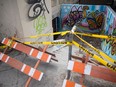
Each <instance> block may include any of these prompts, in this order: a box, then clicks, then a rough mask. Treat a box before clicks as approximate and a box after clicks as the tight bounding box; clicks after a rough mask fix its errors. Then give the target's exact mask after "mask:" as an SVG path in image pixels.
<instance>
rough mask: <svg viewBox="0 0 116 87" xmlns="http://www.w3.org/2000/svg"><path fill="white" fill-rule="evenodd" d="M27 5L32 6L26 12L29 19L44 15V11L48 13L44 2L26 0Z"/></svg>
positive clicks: (41, 0) (40, 0)
mask: <svg viewBox="0 0 116 87" xmlns="http://www.w3.org/2000/svg"><path fill="white" fill-rule="evenodd" d="M28 4H32V6H31V7H30V9H29V11H28V17H29V18H33V19H35V18H37V17H38V16H40V14H42V12H43V14H42V15H45V11H47V12H48V13H49V10H48V8H47V6H46V2H45V0H28Z"/></svg>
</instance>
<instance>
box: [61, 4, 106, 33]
mask: <svg viewBox="0 0 116 87" xmlns="http://www.w3.org/2000/svg"><path fill="white" fill-rule="evenodd" d="M66 7H67V9H66ZM69 8H70V9H69ZM94 8H95V7H94ZM91 9H92V6H82V5H81V6H80V5H73V6H72V7H71V6H70V7H69V6H68V5H66V6H64V9H63V10H64V11H65V12H66V11H69V12H67V13H63V12H62V13H63V14H64V15H63V17H62V28H64V27H66V28H67V29H71V28H72V27H73V26H74V25H75V24H78V25H79V26H80V25H81V26H83V27H86V28H88V30H91V31H92V30H97V31H98V32H101V30H102V28H103V25H104V21H105V17H104V15H105V14H104V11H103V10H102V11H100V10H99V9H98V10H91Z"/></svg>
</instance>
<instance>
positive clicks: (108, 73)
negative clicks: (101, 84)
mask: <svg viewBox="0 0 116 87" xmlns="http://www.w3.org/2000/svg"><path fill="white" fill-rule="evenodd" d="M68 70H71V71H73V72H77V73H80V74H85V75H90V76H93V77H96V78H100V79H104V80H107V81H111V82H116V72H114V71H112V70H110V69H107V68H105V67H100V66H95V65H89V64H85V63H81V62H77V61H69V63H68Z"/></svg>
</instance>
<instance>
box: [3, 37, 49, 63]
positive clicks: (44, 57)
mask: <svg viewBox="0 0 116 87" xmlns="http://www.w3.org/2000/svg"><path fill="white" fill-rule="evenodd" d="M10 41H11V40H10V39H8V38H4V39H3V41H2V43H3V44H5V45H9V44H10ZM11 47H12V48H14V49H16V50H18V51H21V52H24V53H26V54H27V55H30V56H32V57H34V58H37V59H40V60H42V61H44V62H47V63H49V62H50V60H51V55H49V54H46V53H43V52H41V51H39V50H37V49H34V48H31V47H29V46H26V45H24V44H21V43H18V42H16V41H13V42H12V45H11Z"/></svg>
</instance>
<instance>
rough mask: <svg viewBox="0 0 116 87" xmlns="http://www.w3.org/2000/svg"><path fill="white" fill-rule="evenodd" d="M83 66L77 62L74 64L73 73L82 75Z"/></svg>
mask: <svg viewBox="0 0 116 87" xmlns="http://www.w3.org/2000/svg"><path fill="white" fill-rule="evenodd" d="M84 68H85V65H84V64H82V63H79V62H74V67H73V71H75V72H79V73H83V72H84Z"/></svg>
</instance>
